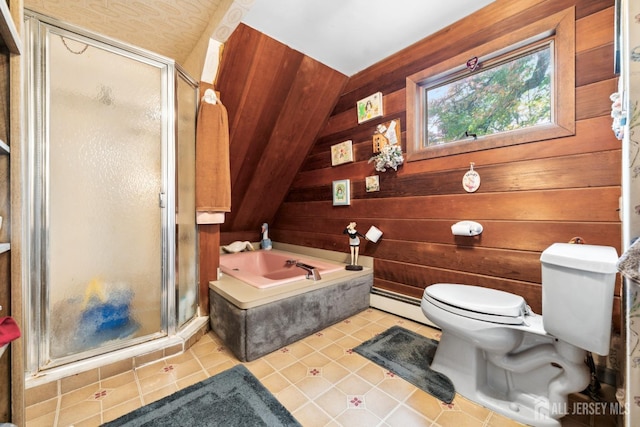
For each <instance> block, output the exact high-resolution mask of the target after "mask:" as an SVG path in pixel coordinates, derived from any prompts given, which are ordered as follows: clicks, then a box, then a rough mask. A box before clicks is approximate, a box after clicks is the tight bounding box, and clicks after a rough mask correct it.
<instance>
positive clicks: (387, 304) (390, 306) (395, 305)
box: [370, 287, 436, 327]
mask: <svg viewBox="0 0 640 427" xmlns="http://www.w3.org/2000/svg"><path fill="white" fill-rule="evenodd" d="M420 302H421V300H420V299H418V298H414V297H410V296H407V295H403V294H399V293H397V292H392V291H388V290H386V289H380V288H376V287H373V288H372V289H371V302H370V305H371V307H373V308H377V309H378V310H382V311H386V312H388V313H391V314H395V315H396V316H400V317H404V318H407V319H410V320H413V321H415V322H418V323H424V324H425V325H429V326H433V327H436V326H435V325H434V324H433V323H431V321H430V320H429V319H427V318H426V317H425V315H424V314H423V313H422V309H421V308H420Z"/></svg>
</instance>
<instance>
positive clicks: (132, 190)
mask: <svg viewBox="0 0 640 427" xmlns="http://www.w3.org/2000/svg"><path fill="white" fill-rule="evenodd" d="M45 38H46V41H45V45H46V46H47V53H46V55H47V61H46V67H45V68H44V70H45V76H46V80H45V81H46V82H47V83H46V84H47V85H48V87H47V88H46V90H45V92H46V93H47V94H48V98H49V99H48V102H47V106H48V107H47V108H48V111H47V112H46V113H45V120H46V121H47V125H48V126H47V128H48V129H49V130H48V135H47V136H46V137H45V141H46V142H45V144H44V145H45V146H44V147H43V148H42V150H43V163H44V177H43V181H44V182H45V185H44V194H43V200H44V201H45V203H44V209H45V211H46V214H45V215H44V218H45V220H44V222H45V229H46V233H45V236H46V237H45V253H46V254H47V255H46V258H48V262H46V265H45V266H44V267H43V271H44V273H45V278H46V279H45V286H44V287H43V288H44V289H45V290H44V291H43V292H44V293H46V301H47V303H46V304H47V309H46V313H45V316H44V317H45V326H44V330H45V331H49V332H48V334H47V335H48V347H49V348H48V351H47V352H46V353H48V357H47V359H49V360H52V361H56V360H57V361H59V362H62V361H64V359H65V358H71V359H79V358H82V357H83V355H84V356H87V357H88V356H91V355H95V354H100V353H104V352H107V351H111V350H114V349H115V348H121V347H125V346H127V345H132V344H134V343H136V342H141V341H144V340H147V339H151V338H155V337H158V336H161V335H163V334H166V332H167V331H166V327H167V326H166V324H167V320H166V313H163V310H162V307H163V306H166V304H165V303H164V299H165V298H166V295H163V280H164V278H163V271H164V270H163V264H162V260H163V242H164V241H165V240H166V239H164V238H163V231H162V230H163V223H164V222H165V221H166V219H165V215H164V213H163V209H162V207H161V205H162V200H160V199H162V195H163V194H164V193H165V192H166V188H165V187H166V178H165V176H166V172H165V171H164V170H165V166H164V161H165V153H164V149H163V146H165V145H166V141H167V136H166V129H165V128H164V125H163V123H164V122H165V121H166V117H165V116H163V115H164V113H163V105H165V104H166V98H165V97H166V96H167V95H166V89H164V88H166V83H164V80H166V78H167V71H166V66H165V64H156V63H153V61H147V60H141V59H140V58H135V57H132V56H131V55H129V54H127V53H126V52H122V51H119V50H118V49H114V48H112V47H109V46H105V45H101V44H100V43H97V42H95V41H93V40H89V39H84V38H82V37H80V36H77V35H75V34H71V33H67V32H65V31H62V30H59V29H57V28H54V27H51V28H48V29H47V31H46V32H45ZM165 289H166V288H165Z"/></svg>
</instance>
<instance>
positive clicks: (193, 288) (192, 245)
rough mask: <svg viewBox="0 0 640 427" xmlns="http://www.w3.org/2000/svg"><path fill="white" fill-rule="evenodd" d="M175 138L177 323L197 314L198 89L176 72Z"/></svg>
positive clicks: (180, 323)
mask: <svg viewBox="0 0 640 427" xmlns="http://www.w3.org/2000/svg"><path fill="white" fill-rule="evenodd" d="M176 96H177V100H178V111H177V114H178V121H177V122H178V141H177V148H176V150H177V156H176V159H177V161H176V163H177V165H176V166H177V183H176V188H177V197H176V200H177V204H178V206H177V209H176V229H177V230H176V233H177V239H176V278H177V281H178V283H177V286H178V301H179V304H178V324H179V325H182V324H183V323H184V322H186V321H187V320H189V319H191V318H192V317H193V316H194V315H195V314H196V306H197V298H196V296H197V295H198V274H197V273H198V272H197V261H198V251H197V239H196V197H195V188H196V185H195V176H196V175H195V161H196V145H195V140H196V133H195V132H196V128H195V123H196V113H197V111H196V108H197V92H196V90H195V88H194V87H193V86H191V85H190V84H189V83H187V82H186V81H185V80H183V78H182V77H181V76H180V75H179V78H178V85H177V95H176Z"/></svg>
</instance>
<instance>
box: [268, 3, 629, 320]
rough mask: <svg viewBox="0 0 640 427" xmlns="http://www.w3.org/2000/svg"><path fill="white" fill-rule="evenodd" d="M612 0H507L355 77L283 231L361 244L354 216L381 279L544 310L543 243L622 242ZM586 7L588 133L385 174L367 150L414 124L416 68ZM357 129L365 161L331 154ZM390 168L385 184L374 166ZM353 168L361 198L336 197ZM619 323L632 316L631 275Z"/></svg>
mask: <svg viewBox="0 0 640 427" xmlns="http://www.w3.org/2000/svg"><path fill="white" fill-rule="evenodd" d="M613 3H614V1H613V0H558V1H541V0H527V1H518V2H513V1H505V0H498V1H496V2H494V3H492V4H491V5H489V6H488V7H486V8H484V9H482V10H480V11H478V12H476V13H475V14H473V15H471V16H469V17H467V18H465V19H463V20H461V21H459V22H457V23H455V24H453V25H452V26H450V27H448V28H445V29H443V30H442V31H440V32H438V33H436V34H434V35H433V36H431V37H428V38H426V39H424V40H422V41H420V42H418V43H416V44H414V45H412V46H410V47H408V48H406V49H404V50H402V51H400V52H398V53H396V54H394V55H392V56H390V57H389V58H387V59H385V60H383V61H381V62H379V63H377V64H375V65H374V66H372V67H370V68H368V69H366V70H364V71H362V72H360V73H358V74H356V75H354V76H352V77H351V78H349V81H348V82H347V84H346V86H345V87H344V91H343V93H342V95H341V96H340V98H339V99H338V100H337V103H336V105H335V108H334V109H333V112H332V113H331V116H330V117H329V118H328V120H327V121H326V124H325V125H324V127H323V128H322V129H320V131H319V132H318V137H317V138H316V141H315V144H314V145H313V147H311V148H310V150H309V153H308V155H307V157H306V158H305V159H304V162H302V163H301V167H300V170H299V171H298V173H297V174H296V176H295V177H294V179H293V180H292V182H291V185H290V188H289V191H288V193H287V195H286V198H285V199H284V201H283V203H282V204H281V206H280V209H279V210H278V213H277V215H276V221H275V223H274V225H273V226H272V228H271V235H270V237H271V238H272V239H274V240H276V241H281V242H287V243H293V244H300V245H306V246H312V247H318V248H323V249H332V250H338V251H345V252H347V251H348V240H347V238H346V237H345V236H344V235H343V234H342V230H343V229H344V227H345V226H346V225H347V224H348V223H349V222H350V221H356V222H357V223H358V229H359V231H361V232H363V233H364V232H365V231H366V230H367V229H368V228H369V226H371V225H376V226H377V227H379V228H380V229H382V230H383V232H384V235H383V238H382V240H381V241H380V242H379V243H378V244H373V243H371V242H363V244H362V246H361V253H363V254H366V255H370V256H373V257H374V266H375V272H374V274H375V283H374V285H375V286H376V287H379V288H382V289H387V290H391V291H394V292H399V293H401V294H405V295H408V296H412V297H416V298H419V297H421V295H422V292H423V290H424V287H425V286H428V285H429V284H431V283H437V282H454V283H469V284H476V285H479V286H486V287H491V288H495V289H501V290H506V291H510V292H515V293H518V294H520V295H523V296H524V297H525V298H526V300H527V302H528V303H529V304H530V305H531V306H532V307H533V308H534V310H536V311H537V312H540V310H541V286H540V280H541V278H540V261H539V258H540V253H541V251H542V250H544V249H545V248H546V247H548V246H549V245H550V244H551V243H554V242H566V241H568V240H569V239H571V238H572V237H575V236H580V237H582V238H583V239H584V240H585V241H586V242H587V243H591V244H598V245H607V246H613V247H615V248H616V249H617V250H618V252H619V251H620V240H621V232H620V220H619V215H618V207H619V206H618V200H619V197H620V194H621V193H620V170H621V164H620V158H621V152H620V142H619V141H617V140H616V139H615V137H614V136H613V133H612V131H611V118H610V108H611V101H610V100H609V95H610V94H611V93H613V92H615V91H616V90H617V79H616V76H615V75H614V74H613V63H612V62H613V53H612V50H613V45H612V42H613ZM570 7H573V8H575V16H576V18H575V19H576V57H575V61H576V79H575V97H576V117H575V119H576V132H575V135H572V136H568V137H563V138H558V139H552V140H546V141H539V142H532V143H527V144H521V145H516V146H511V147H504V148H494V149H489V150H484V151H480V152H475V153H466V154H459V155H453V156H447V157H440V158H434V159H427V160H421V161H416V162H410V163H405V164H404V165H403V166H401V167H400V169H399V170H398V172H394V171H388V172H385V173H377V172H376V171H375V170H374V168H373V165H371V164H368V163H367V160H368V159H369V158H370V157H371V155H372V147H371V137H372V135H373V131H374V130H375V127H376V126H377V124H379V123H381V122H386V121H388V120H391V119H396V118H399V119H400V120H401V123H402V131H403V140H404V139H405V138H404V131H405V130H406V129H405V125H406V120H405V119H406V115H407V111H406V108H407V107H406V101H405V95H406V94H405V84H406V82H405V81H406V77H407V76H410V75H412V74H414V73H416V72H418V71H420V70H421V69H423V68H426V67H429V66H431V65H433V64H436V63H438V62H441V61H443V60H446V59H448V58H451V57H455V56H456V55H457V54H459V53H460V52H465V51H468V50H472V49H473V48H474V46H478V45H480V44H482V43H485V42H487V41H488V40H491V39H494V38H497V37H501V36H503V35H505V34H507V33H509V32H511V31H513V30H514V29H517V28H520V27H522V26H525V25H528V24H531V23H532V22H535V21H536V20H540V19H544V18H545V17H547V16H549V15H551V14H554V13H558V12H560V11H562V10H565V9H567V8H570ZM377 91H382V93H383V96H384V111H385V116H384V117H382V118H379V119H376V120H372V121H370V122H367V123H363V124H361V125H358V124H357V120H356V111H355V103H356V101H357V100H358V99H361V98H363V97H365V96H368V95H370V94H371V93H374V92H377ZM347 139H351V140H352V141H353V143H354V159H355V161H354V162H353V163H349V164H345V165H340V166H336V167H331V164H330V148H331V145H333V144H336V143H339V142H341V141H344V140H347ZM470 162H474V163H475V170H476V171H478V173H479V174H480V176H481V179H482V182H481V186H480V189H479V190H478V191H477V192H476V193H472V194H469V193H466V192H465V191H464V190H463V188H462V184H461V180H462V176H463V175H464V173H465V172H466V171H467V170H468V169H469V163H470ZM374 174H378V175H380V186H381V190H380V191H379V192H373V193H367V192H366V191H365V188H364V178H365V177H366V176H368V175H374ZM347 178H348V179H350V180H351V183H352V201H351V205H350V206H333V205H332V201H331V182H332V181H333V180H337V179H347ZM467 219H469V220H476V221H479V222H481V223H482V224H483V226H484V232H483V234H482V235H481V236H478V237H475V238H472V237H460V236H453V235H451V231H450V226H451V225H452V224H453V223H455V222H456V221H459V220H467ZM616 295H617V296H616V302H615V310H614V316H613V319H614V325H615V326H616V328H618V327H619V324H620V322H619V313H620V311H619V283H618V286H617V288H616Z"/></svg>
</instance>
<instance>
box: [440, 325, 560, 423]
mask: <svg viewBox="0 0 640 427" xmlns="http://www.w3.org/2000/svg"><path fill="white" fill-rule="evenodd" d="M431 369H433V370H434V371H437V372H440V373H442V374H444V375H446V376H447V377H449V379H450V380H451V381H452V382H453V384H454V386H455V388H456V393H459V394H460V395H462V396H464V397H465V398H467V399H469V400H471V401H473V402H476V403H478V404H480V405H482V406H484V407H486V408H488V409H491V410H492V411H494V412H497V413H499V414H502V415H504V416H506V417H509V418H511V419H513V420H515V421H518V422H521V423H524V424H528V425H532V426H539V427H560V426H561V423H560V420H559V419H556V418H552V417H551V416H549V415H548V413H547V412H548V409H549V400H548V399H547V398H546V397H545V396H543V395H540V394H535V393H528V392H525V391H520V390H517V388H512V387H509V386H507V384H512V383H513V379H512V375H511V373H510V372H506V371H502V372H499V371H498V368H496V367H495V366H494V365H491V364H490V363H489V362H488V361H487V359H486V358H485V352H484V351H483V350H481V349H479V348H477V347H474V346H473V345H472V344H471V343H469V342H468V341H466V340H464V339H462V338H459V337H457V336H455V335H452V334H451V333H445V332H444V331H443V333H442V337H441V339H440V343H439V344H438V350H437V351H436V354H435V357H434V359H433V362H432V364H431ZM488 371H490V372H488ZM497 372H498V373H497ZM500 377H502V378H500ZM488 378H491V382H493V384H491V383H490V381H489V380H488ZM534 388H535V387H534ZM538 388H540V387H538ZM562 409H563V408H557V410H558V411H560V410H562Z"/></svg>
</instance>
